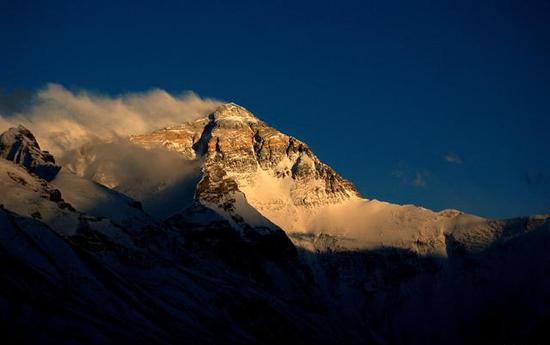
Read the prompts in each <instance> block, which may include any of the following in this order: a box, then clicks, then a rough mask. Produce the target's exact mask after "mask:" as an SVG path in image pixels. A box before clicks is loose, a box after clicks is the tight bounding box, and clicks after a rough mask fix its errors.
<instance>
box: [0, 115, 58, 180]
mask: <svg viewBox="0 0 550 345" xmlns="http://www.w3.org/2000/svg"><path fill="white" fill-rule="evenodd" d="M0 157H2V158H5V159H7V160H10V161H13V162H15V163H17V164H20V165H22V166H24V167H25V168H27V169H28V170H29V171H30V172H32V173H34V174H36V175H38V176H40V177H42V178H43V179H45V180H51V179H53V178H54V177H55V175H56V174H57V172H58V171H59V169H61V167H60V166H58V165H56V164H55V159H54V158H53V156H52V155H51V154H50V153H49V152H48V151H43V150H41V149H40V145H38V142H37V141H36V139H35V137H34V135H33V134H32V133H31V132H30V131H29V130H28V129H27V128H25V127H24V126H22V125H19V126H18V127H13V128H10V129H8V130H7V131H6V132H4V133H2V134H0Z"/></svg>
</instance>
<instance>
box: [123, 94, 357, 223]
mask: <svg viewBox="0 0 550 345" xmlns="http://www.w3.org/2000/svg"><path fill="white" fill-rule="evenodd" d="M130 141H131V142H133V143H135V144H138V145H141V146H144V147H146V148H155V147H157V148H158V147H164V148H166V149H168V150H170V151H174V152H177V153H179V154H181V155H182V156H183V158H185V159H189V160H201V161H202V162H203V164H202V178H201V180H200V182H199V183H198V185H197V188H196V195H195V196H196V198H197V199H198V200H199V201H200V202H203V203H206V204H208V205H209V206H212V207H215V208H216V209H219V210H223V211H225V212H229V213H230V214H232V215H235V214H239V216H240V217H244V218H245V221H246V220H248V221H253V220H252V219H250V218H249V219H246V218H247V216H248V212H247V211H245V210H244V209H243V210H240V209H241V208H243V207H244V206H243V203H245V202H246V203H249V204H250V205H251V206H253V207H254V208H255V209H256V210H258V211H259V212H260V213H261V214H263V215H264V216H266V217H267V218H268V219H269V220H270V221H272V222H274V223H275V224H277V225H279V226H281V227H282V228H283V229H285V230H287V229H288V230H293V229H291V228H292V227H301V226H302V224H300V222H301V219H299V218H300V211H301V210H306V209H312V208H315V207H320V206H323V205H331V204H338V203H340V202H342V201H344V200H348V199H351V198H355V197H358V193H357V191H356V189H355V187H354V186H353V184H351V183H350V182H349V181H347V180H345V179H344V178H342V177H341V176H340V175H339V174H338V173H336V172H335V171H334V170H333V169H332V168H330V167H329V166H328V165H326V164H324V163H322V162H321V161H320V160H319V159H318V158H317V156H316V155H315V154H314V153H313V152H312V151H311V149H310V148H309V147H308V146H307V145H306V144H305V143H303V142H301V141H300V140H298V139H296V138H294V137H292V136H288V135H286V134H283V133H281V132H279V131H277V130H276V129H274V128H272V127H269V126H268V125H267V124H265V123H264V122H263V121H261V120H259V119H258V118H256V117H255V116H254V115H253V114H252V113H251V112H249V111H248V110H246V109H245V108H243V107H241V106H239V105H236V104H234V103H227V104H224V105H222V106H220V107H219V108H218V109H217V110H216V111H214V112H213V113H212V114H210V115H209V116H207V117H205V118H201V119H198V120H196V121H193V122H186V123H184V124H181V125H178V126H173V127H168V128H165V129H161V130H158V131H154V132H152V133H148V134H143V135H136V136H132V137H131V138H130Z"/></svg>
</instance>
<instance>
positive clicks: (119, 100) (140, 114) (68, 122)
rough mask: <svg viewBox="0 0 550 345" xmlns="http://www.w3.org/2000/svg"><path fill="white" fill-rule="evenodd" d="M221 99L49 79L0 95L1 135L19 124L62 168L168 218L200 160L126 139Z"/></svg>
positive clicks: (189, 194) (184, 197) (207, 109)
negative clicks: (101, 91) (90, 88)
mask: <svg viewBox="0 0 550 345" xmlns="http://www.w3.org/2000/svg"><path fill="white" fill-rule="evenodd" d="M220 104H221V102H220V101H217V100H214V99H207V98H201V97H199V96H197V95H196V94H194V93H192V92H187V93H182V94H180V95H176V96H174V95H171V94H169V93H167V92H166V91H163V90H160V89H153V90H150V91H147V92H140V93H128V94H124V95H121V96H116V97H111V96H103V95H98V94H96V93H91V92H87V91H78V92H74V91H71V90H68V89H66V88H64V87H63V86H61V85H57V84H49V85H47V86H46V87H45V88H43V89H41V90H39V91H38V92H36V93H34V94H30V95H29V94H20V93H17V94H15V93H14V94H11V95H5V94H3V93H1V92H0V132H3V131H4V130H6V129H8V128H9V127H14V126H17V125H19V124H22V125H24V126H25V127H27V128H28V129H30V130H31V132H33V134H34V135H35V136H36V138H37V140H38V142H39V144H40V146H41V147H42V148H43V149H45V150H49V151H50V152H52V153H53V154H54V156H55V159H56V161H57V162H58V163H60V164H61V165H62V166H63V169H67V170H68V171H71V172H73V173H75V174H77V175H79V176H82V177H85V178H87V179H91V180H94V181H96V182H98V183H101V184H103V185H105V186H107V187H110V188H113V189H116V190H118V191H120V192H122V193H125V194H127V195H129V196H131V197H133V198H134V199H137V200H140V201H142V202H143V204H144V207H145V209H146V211H149V212H151V214H155V215H157V216H159V217H168V216H170V215H171V214H173V213H175V212H178V211H180V210H181V209H183V208H184V207H186V206H188V205H189V204H190V203H192V201H193V198H194V190H195V185H196V183H197V181H198V179H199V177H200V164H199V162H196V161H188V160H185V159H184V158H183V157H182V156H181V155H179V154H178V153H175V152H170V151H168V150H165V149H161V148H159V149H151V150H147V149H145V148H142V147H140V146H138V145H134V144H132V143H130V142H129V141H128V140H127V137H128V136H129V135H131V134H140V133H145V132H149V131H152V130H155V129H159V128H163V127H166V126H169V125H174V124H178V123H182V122H185V121H189V120H194V119H197V118H199V117H202V116H205V115H207V114H209V113H211V112H212V111H214V110H215V109H216V107H218V106H219V105H220Z"/></svg>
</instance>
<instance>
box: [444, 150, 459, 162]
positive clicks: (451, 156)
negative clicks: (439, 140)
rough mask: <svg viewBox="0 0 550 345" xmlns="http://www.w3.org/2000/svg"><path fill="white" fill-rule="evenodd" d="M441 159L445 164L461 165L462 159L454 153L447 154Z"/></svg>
mask: <svg viewBox="0 0 550 345" xmlns="http://www.w3.org/2000/svg"><path fill="white" fill-rule="evenodd" d="M443 159H444V160H445V161H446V162H447V163H451V164H462V158H460V156H458V155H457V154H456V153H452V152H450V153H447V154H446V155H445V156H443Z"/></svg>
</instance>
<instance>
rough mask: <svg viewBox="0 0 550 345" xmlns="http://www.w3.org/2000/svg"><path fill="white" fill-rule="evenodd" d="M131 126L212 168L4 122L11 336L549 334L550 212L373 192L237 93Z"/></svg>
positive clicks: (2, 216)
mask: <svg viewBox="0 0 550 345" xmlns="http://www.w3.org/2000/svg"><path fill="white" fill-rule="evenodd" d="M31 138H32V140H31ZM130 142H131V143H133V144H130V143H128V145H137V146H136V149H139V150H165V149H168V150H170V151H172V152H173V153H174V152H175V153H176V154H177V159H178V160H181V161H182V162H184V164H188V165H190V166H193V167H195V168H196V169H195V170H194V171H193V172H192V173H190V174H187V175H186V176H185V178H183V177H182V178H181V180H177V181H167V180H159V181H144V183H143V184H142V183H141V182H139V181H137V182H134V183H128V182H127V180H123V179H121V178H120V175H117V171H116V170H113V169H110V167H112V166H113V164H111V163H112V162H109V160H108V158H107V156H104V157H103V156H101V155H99V156H98V155H97V153H98V152H105V151H98V150H99V148H98V146H94V145H88V146H86V147H83V148H81V149H80V150H79V151H78V152H77V153H75V154H74V155H72V156H71V157H72V161H68V162H65V163H66V165H65V167H63V168H61V169H59V166H57V165H55V161H54V160H53V157H51V155H49V154H48V153H45V152H43V151H41V150H40V147H39V146H38V143H37V142H36V139H34V137H33V136H32V134H31V133H30V132H29V131H28V130H27V129H25V128H23V127H19V128H15V129H10V130H9V131H8V132H7V134H3V135H2V150H3V151H2V152H5V153H2V157H4V158H5V159H0V188H1V194H0V204H1V206H0V266H1V269H0V328H2V329H1V330H2V334H3V335H5V341H3V343H22V344H26V343H33V344H34V343H46V344H50V343H51V344H121V343H135V344H283V343H289V344H294V343H295V344H437V343H439V344H508V343H518V344H543V343H547V342H548V341H549V340H550V332H549V330H548V329H547V325H548V324H550V255H549V254H548V248H550V219H549V218H548V217H546V216H533V217H526V218H518V219H512V220H506V221H501V220H490V219H484V218H480V217H476V216H472V215H467V214H464V213H462V212H459V211H454V210H445V211H442V212H432V211H430V210H426V209H423V208H420V207H415V206H411V205H408V206H399V205H392V204H388V203H383V202H378V201H375V200H368V199H365V198H362V197H361V196H360V195H358V193H357V192H356V190H355V188H354V187H353V185H352V184H351V183H350V182H348V181H346V180H345V179H343V178H342V177H341V176H340V175H338V174H337V173H336V172H335V171H334V170H332V169H331V168H330V167H328V166H326V165H325V164H323V163H322V162H320V161H319V159H318V158H317V157H316V156H315V155H314V154H313V152H312V151H311V149H309V147H307V145H306V144H304V143H302V142H300V141H299V140H297V139H295V138H292V137H290V136H287V135H284V134H282V133H280V132H278V131H276V130H275V129H273V128H271V127H269V126H267V125H266V124H265V123H263V122H262V121H260V120H259V119H257V118H256V117H254V116H253V115H252V114H251V113H249V112H248V111H246V109H244V108H242V107H239V106H237V105H235V104H227V105H224V106H222V107H220V108H219V109H218V110H217V111H216V112H214V113H213V114H211V115H210V116H208V117H207V118H203V119H199V120H197V121H194V122H190V123H185V124H182V125H181V126H176V127H171V128H167V129H162V130H159V131H156V132H154V133H149V134H143V135H139V136H135V137H132V138H130ZM98 145H111V144H110V143H101V144H98ZM17 152H19V153H17ZM139 152H142V151H139ZM143 152H145V151H143ZM12 153H13V154H12ZM143 154H146V153H143ZM17 157H20V158H17ZM21 157H23V158H21ZM50 157H51V159H50ZM44 165H45V166H48V167H50V166H54V167H56V168H48V170H47V171H48V173H47V174H46V175H42V173H41V172H42V170H40V169H38V170H37V167H41V166H44ZM162 176H166V175H162ZM178 176H179V175H178ZM163 178H164V177H163ZM145 182H148V184H146V183H145ZM137 184H139V185H137ZM143 186H145V187H146V188H145V187H143ZM189 191H192V192H191V193H190V192H189ZM174 195H176V196H180V197H177V198H176V197H174ZM159 205H160V206H161V207H160V208H159Z"/></svg>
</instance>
